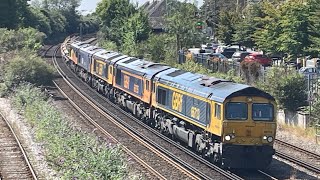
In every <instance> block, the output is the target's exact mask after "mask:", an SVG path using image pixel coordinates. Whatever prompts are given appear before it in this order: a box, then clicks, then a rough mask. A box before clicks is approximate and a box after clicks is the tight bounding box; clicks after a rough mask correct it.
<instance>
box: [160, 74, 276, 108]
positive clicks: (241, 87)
mask: <svg viewBox="0 0 320 180" xmlns="http://www.w3.org/2000/svg"><path fill="white" fill-rule="evenodd" d="M156 80H158V81H159V82H160V83H163V84H165V85H167V86H170V87H174V88H177V89H180V90H182V91H186V92H189V93H192V94H195V95H198V96H200V97H204V98H209V99H210V100H214V101H217V102H221V103H222V102H224V101H225V100H226V99H227V98H231V97H235V96H261V97H265V98H268V99H272V100H274V98H273V97H272V96H271V95H270V94H268V93H266V92H263V91H261V90H259V89H257V88H255V87H252V86H248V85H245V84H238V83H234V82H231V81H228V80H225V79H219V78H214V77H208V76H206V75H202V74H195V73H191V72H186V71H183V70H180V69H176V68H171V69H168V70H166V71H163V72H161V73H159V74H157V75H156Z"/></svg>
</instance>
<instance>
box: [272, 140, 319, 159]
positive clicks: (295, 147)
mask: <svg viewBox="0 0 320 180" xmlns="http://www.w3.org/2000/svg"><path fill="white" fill-rule="evenodd" d="M275 143H277V144H281V145H283V146H286V147H288V148H291V149H294V150H297V151H299V152H301V153H304V154H307V155H309V156H310V157H312V158H315V159H317V160H320V155H319V154H316V153H313V152H310V151H308V150H305V149H302V148H300V147H297V146H295V145H292V144H289V143H287V142H284V141H281V140H279V139H276V140H275Z"/></svg>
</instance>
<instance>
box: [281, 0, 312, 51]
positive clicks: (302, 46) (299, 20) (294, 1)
mask: <svg viewBox="0 0 320 180" xmlns="http://www.w3.org/2000/svg"><path fill="white" fill-rule="evenodd" d="M280 11H281V14H280V18H279V19H280V20H279V25H280V28H281V33H280V34H279V37H278V40H277V43H278V48H277V49H278V51H279V52H282V53H288V54H289V55H293V56H295V57H296V56H299V54H300V53H301V54H304V53H305V52H306V49H307V47H309V46H310V40H309V35H308V34H309V32H308V28H309V20H308V17H309V15H310V14H309V10H308V6H307V5H306V4H305V3H303V2H302V1H300V0H291V1H288V2H286V3H284V4H283V6H282V7H281V10H280Z"/></svg>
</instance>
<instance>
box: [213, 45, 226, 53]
mask: <svg viewBox="0 0 320 180" xmlns="http://www.w3.org/2000/svg"><path fill="white" fill-rule="evenodd" d="M227 47H228V46H224V45H220V46H218V47H217V49H216V53H222V52H223V50H224V49H225V48H227Z"/></svg>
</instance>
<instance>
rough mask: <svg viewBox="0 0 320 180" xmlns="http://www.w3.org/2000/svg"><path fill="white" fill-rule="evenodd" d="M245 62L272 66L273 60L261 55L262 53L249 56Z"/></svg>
mask: <svg viewBox="0 0 320 180" xmlns="http://www.w3.org/2000/svg"><path fill="white" fill-rule="evenodd" d="M243 61H244V62H258V63H260V64H261V65H262V66H271V64H272V59H271V58H269V57H267V56H266V55H263V54H260V53H251V54H249V55H247V56H246V57H245V58H244V60H243Z"/></svg>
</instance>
